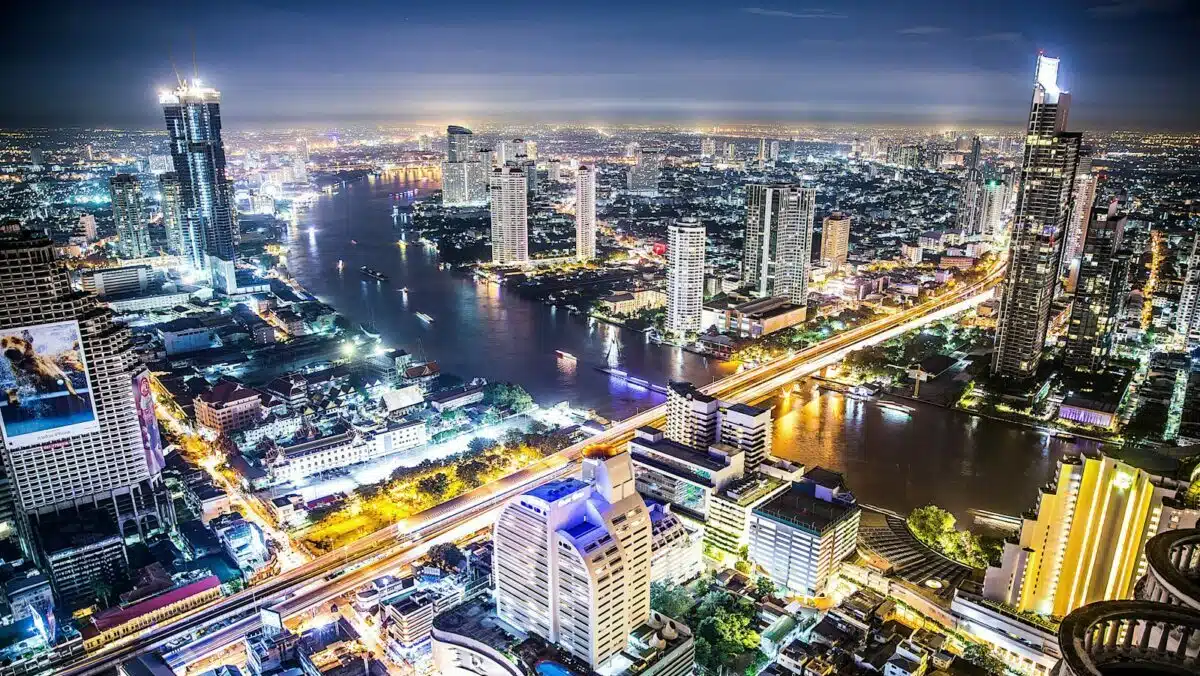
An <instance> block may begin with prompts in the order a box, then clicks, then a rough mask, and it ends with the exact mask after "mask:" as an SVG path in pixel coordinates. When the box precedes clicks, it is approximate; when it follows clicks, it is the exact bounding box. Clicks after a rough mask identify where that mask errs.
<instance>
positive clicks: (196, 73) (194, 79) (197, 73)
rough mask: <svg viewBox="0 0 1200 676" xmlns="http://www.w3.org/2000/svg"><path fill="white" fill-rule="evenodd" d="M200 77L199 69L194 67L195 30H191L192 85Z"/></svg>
mask: <svg viewBox="0 0 1200 676" xmlns="http://www.w3.org/2000/svg"><path fill="white" fill-rule="evenodd" d="M198 77H200V73H199V71H198V70H197V69H196V31H195V29H193V30H192V85H193V86H194V85H195V84H196V79H197V78H198Z"/></svg>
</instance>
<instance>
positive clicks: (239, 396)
mask: <svg viewBox="0 0 1200 676" xmlns="http://www.w3.org/2000/svg"><path fill="white" fill-rule="evenodd" d="M261 396H262V395H260V394H259V392H258V390H253V389H250V388H249V387H246V386H245V385H243V384H241V383H239V382H237V381H236V380H222V381H221V382H219V383H217V384H216V385H213V388H212V389H211V390H209V391H208V392H205V393H203V394H201V395H200V396H199V397H198V399H200V401H203V402H204V403H205V404H208V405H209V406H223V405H225V404H232V403H234V402H239V401H245V400H246V399H250V398H258V397H261Z"/></svg>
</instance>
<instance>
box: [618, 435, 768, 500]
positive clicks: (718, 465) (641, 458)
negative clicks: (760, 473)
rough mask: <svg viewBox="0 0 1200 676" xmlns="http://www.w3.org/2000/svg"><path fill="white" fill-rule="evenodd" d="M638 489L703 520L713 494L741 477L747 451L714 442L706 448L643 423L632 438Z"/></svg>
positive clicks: (648, 495)
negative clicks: (669, 435)
mask: <svg viewBox="0 0 1200 676" xmlns="http://www.w3.org/2000/svg"><path fill="white" fill-rule="evenodd" d="M629 452H630V455H631V456H632V459H633V466H634V471H635V477H636V481H637V491H638V492H639V493H641V494H642V496H643V497H645V498H648V499H652V500H658V501H660V502H666V503H670V504H671V506H672V507H673V508H675V509H676V510H679V511H680V514H681V515H685V516H688V517H690V518H693V519H698V520H701V521H703V520H704V519H705V518H706V516H707V514H708V506H709V501H710V500H711V498H712V495H713V494H714V493H716V492H717V491H718V490H720V489H722V488H724V487H725V486H726V485H728V484H730V483H732V482H733V481H735V480H736V479H738V478H740V477H741V476H742V474H743V472H744V467H745V454H744V453H743V452H742V451H740V450H738V449H736V448H733V447H731V446H725V445H722V444H714V445H713V446H711V447H710V448H708V449H706V450H700V449H695V448H691V447H690V446H684V445H683V444H680V443H678V442H675V441H672V440H670V439H668V438H667V437H666V435H665V434H664V433H663V432H662V431H661V430H658V429H655V428H653V427H642V428H639V429H638V430H637V431H636V432H635V433H634V438H633V439H632V440H631V441H630V442H629Z"/></svg>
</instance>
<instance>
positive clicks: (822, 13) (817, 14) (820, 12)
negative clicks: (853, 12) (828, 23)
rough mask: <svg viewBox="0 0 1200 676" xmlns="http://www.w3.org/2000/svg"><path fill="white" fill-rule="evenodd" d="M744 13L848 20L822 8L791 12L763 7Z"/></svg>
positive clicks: (794, 17) (753, 8) (743, 9)
mask: <svg viewBox="0 0 1200 676" xmlns="http://www.w3.org/2000/svg"><path fill="white" fill-rule="evenodd" d="M742 11H743V12H745V13H746V14H757V15H758V16H769V17H774V18H777V19H847V18H849V17H848V16H846V15H845V14H840V13H838V12H831V11H829V10H827V9H821V8H820V7H813V8H810V9H802V10H800V11H798V12H790V11H787V10H783V9H763V8H762V7H743V8H742Z"/></svg>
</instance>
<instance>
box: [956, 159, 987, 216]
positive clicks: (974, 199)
mask: <svg viewBox="0 0 1200 676" xmlns="http://www.w3.org/2000/svg"><path fill="white" fill-rule="evenodd" d="M979 154H980V142H979V137H978V136H976V137H975V138H974V139H972V140H971V154H970V155H968V156H967V174H966V176H964V177H963V181H962V184H961V185H960V186H959V192H958V210H957V212H956V214H955V227H956V228H957V229H958V232H959V234H960V235H962V236H963V237H980V236H983V235H984V234H986V233H985V232H984V230H985V226H984V207H985V206H986V205H985V204H984V199H985V198H984V196H983V193H984V181H983V170H982V167H981V166H980V164H979Z"/></svg>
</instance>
